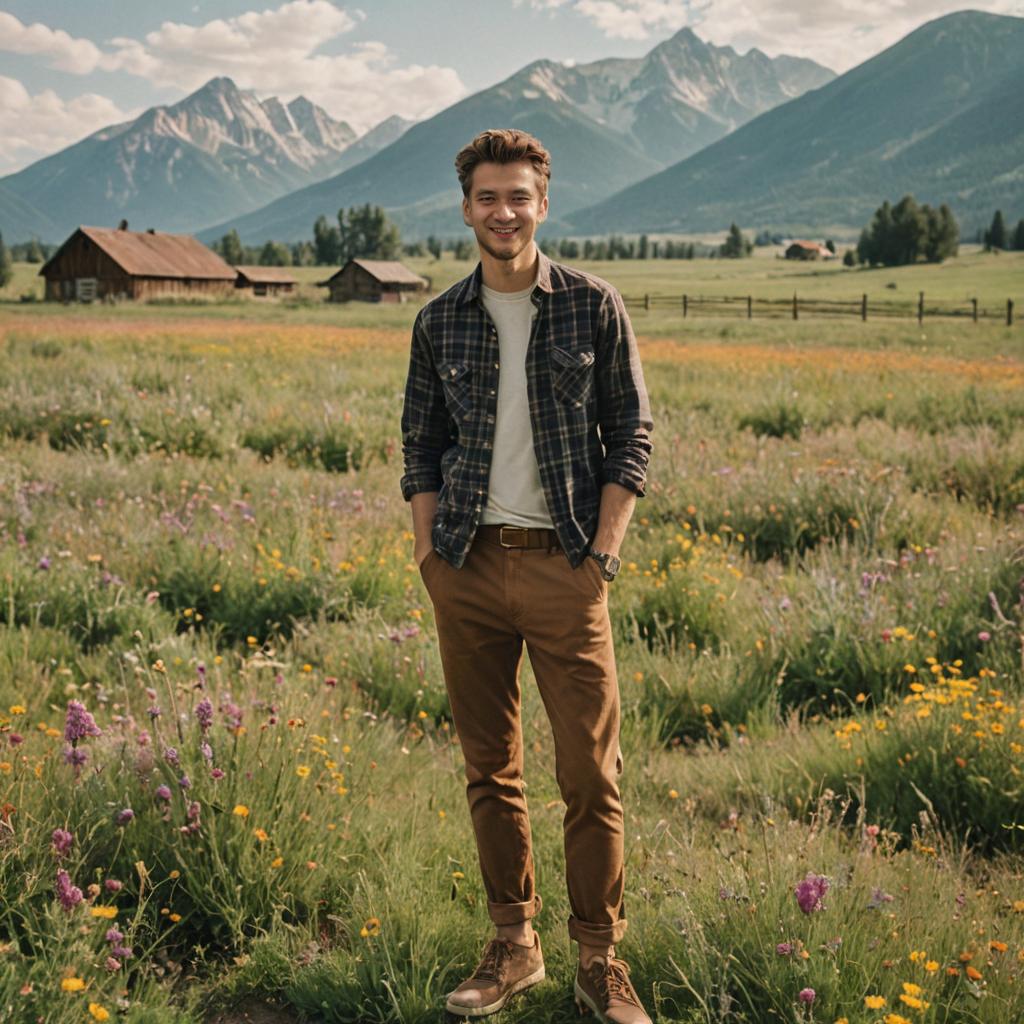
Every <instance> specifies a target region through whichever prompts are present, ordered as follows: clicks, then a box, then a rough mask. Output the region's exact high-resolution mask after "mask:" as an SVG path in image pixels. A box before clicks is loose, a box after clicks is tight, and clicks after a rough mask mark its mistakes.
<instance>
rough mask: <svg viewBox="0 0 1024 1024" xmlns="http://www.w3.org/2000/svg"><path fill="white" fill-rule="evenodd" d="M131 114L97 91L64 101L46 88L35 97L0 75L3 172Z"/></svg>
mask: <svg viewBox="0 0 1024 1024" xmlns="http://www.w3.org/2000/svg"><path fill="white" fill-rule="evenodd" d="M130 116H132V113H131V112H128V113H126V112H124V111H122V110H120V109H119V108H118V107H117V105H116V104H115V103H112V102H111V101H110V100H109V99H107V98H106V97H105V96H97V95H96V93H91V92H90V93H83V94H82V95H81V96H76V97H75V98H74V99H71V100H62V99H61V98H60V97H59V96H58V95H57V94H56V93H55V92H54V91H53V90H52V89H46V90H44V91H43V92H41V93H37V94H36V95H35V96H32V95H30V94H29V92H28V90H27V89H26V88H25V86H24V85H22V84H21V82H19V81H17V80H16V79H14V78H7V77H5V76H4V75H0V138H2V139H3V140H4V144H3V147H0V174H9V173H11V172H12V171H15V170H18V169H19V168H20V167H23V166H25V165H26V164H28V163H31V162H32V160H34V159H36V158H38V157H39V156H42V155H43V154H45V153H49V152H53V151H54V150H56V149H60V148H62V147H63V146H68V145H70V144H71V143H73V142H77V141H78V140H79V139H82V138H84V137H85V136H86V135H90V134H91V133H92V132H95V131H98V130H99V129H100V128H104V127H106V126H107V125H109V124H116V123H117V122H119V121H124V120H126V119H127V118H128V117H130Z"/></svg>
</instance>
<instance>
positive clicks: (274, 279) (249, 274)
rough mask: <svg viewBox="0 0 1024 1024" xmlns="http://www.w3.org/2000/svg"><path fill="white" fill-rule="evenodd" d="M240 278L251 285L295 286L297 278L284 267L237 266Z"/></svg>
mask: <svg viewBox="0 0 1024 1024" xmlns="http://www.w3.org/2000/svg"><path fill="white" fill-rule="evenodd" d="M235 270H237V271H238V276H239V277H244V278H245V280H246V281H248V282H250V283H251V284H295V283H296V281H295V278H294V277H292V275H291V274H289V273H288V272H287V271H286V270H285V269H284V267H260V266H237V267H235Z"/></svg>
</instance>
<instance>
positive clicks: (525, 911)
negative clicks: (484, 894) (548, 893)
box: [487, 893, 544, 924]
mask: <svg viewBox="0 0 1024 1024" xmlns="http://www.w3.org/2000/svg"><path fill="white" fill-rule="evenodd" d="M542 906H544V901H543V900H542V899H541V898H540V893H535V894H534V897H533V899H532V900H527V901H526V902H525V903H492V902H491V901H490V900H488V901H487V913H488V914H490V915H491V921H492V922H493V923H494V924H519V923H520V922H521V921H526V920H528V919H529V918H531V917H534V916H536V915H537V914H539V913H540V908H541V907H542Z"/></svg>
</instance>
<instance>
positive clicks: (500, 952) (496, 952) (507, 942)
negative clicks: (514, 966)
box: [473, 939, 513, 982]
mask: <svg viewBox="0 0 1024 1024" xmlns="http://www.w3.org/2000/svg"><path fill="white" fill-rule="evenodd" d="M512 953H513V950H512V941H511V939H491V941H490V942H488V943H487V947H486V948H485V949H484V955H483V957H482V958H481V960H480V965H479V966H478V967H477V969H476V973H475V974H474V975H473V977H474V978H479V979H481V980H484V981H497V982H500V981H501V975H502V974H503V973H504V968H505V964H506V963H507V961H508V960H509V959H510V958H511V956H512Z"/></svg>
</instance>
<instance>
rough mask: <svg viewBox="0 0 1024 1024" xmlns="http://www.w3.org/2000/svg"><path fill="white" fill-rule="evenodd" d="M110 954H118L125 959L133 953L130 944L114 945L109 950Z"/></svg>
mask: <svg viewBox="0 0 1024 1024" xmlns="http://www.w3.org/2000/svg"><path fill="white" fill-rule="evenodd" d="M110 955H111V956H119V957H121V958H122V959H124V960H127V959H128V957H130V956H133V955H134V954H133V953H132V947H131V946H115V947H114V948H113V949H112V950H111V951H110Z"/></svg>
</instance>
